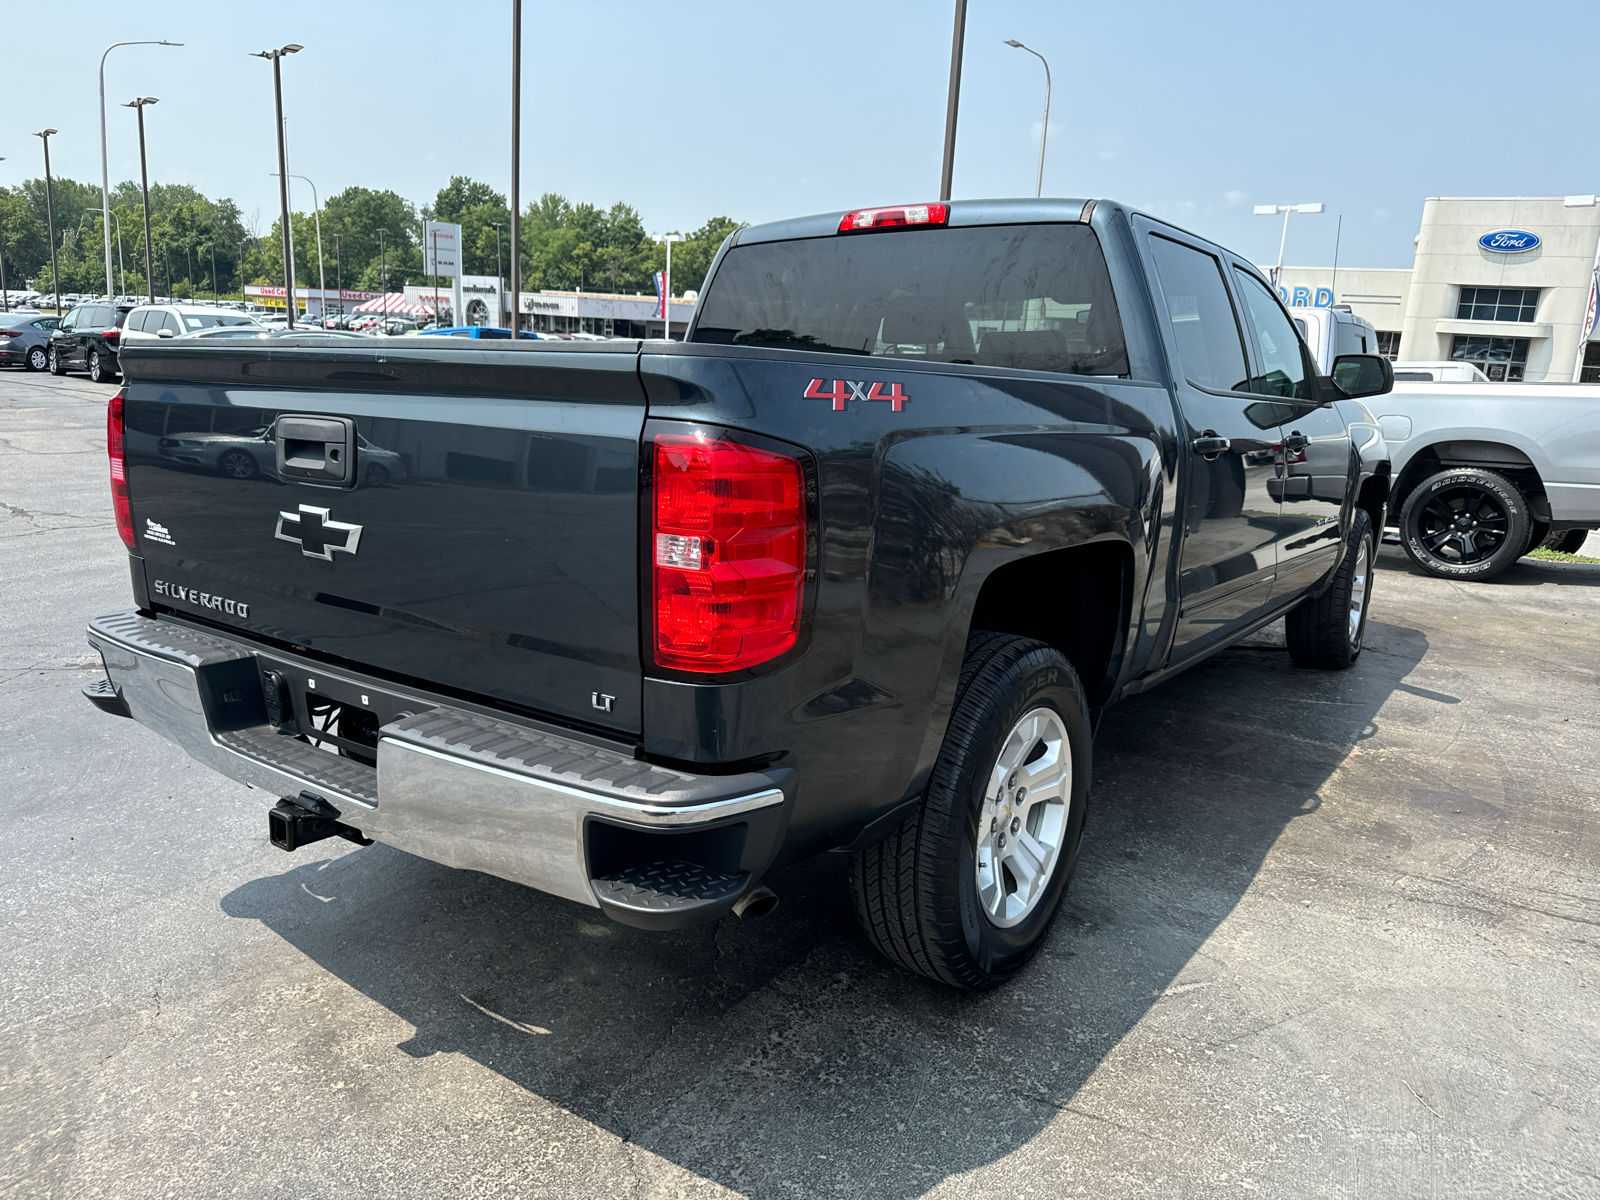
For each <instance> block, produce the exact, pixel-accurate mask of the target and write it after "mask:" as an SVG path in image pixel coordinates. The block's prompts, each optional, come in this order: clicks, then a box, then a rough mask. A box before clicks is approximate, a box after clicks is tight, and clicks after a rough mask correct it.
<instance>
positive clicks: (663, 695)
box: [85, 200, 1391, 988]
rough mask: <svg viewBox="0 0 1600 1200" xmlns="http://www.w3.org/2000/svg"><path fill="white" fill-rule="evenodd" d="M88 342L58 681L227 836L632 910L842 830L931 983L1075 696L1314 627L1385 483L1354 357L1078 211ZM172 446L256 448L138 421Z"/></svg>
mask: <svg viewBox="0 0 1600 1200" xmlns="http://www.w3.org/2000/svg"><path fill="white" fill-rule="evenodd" d="M124 368H125V370H126V371H127V374H128V379H127V384H126V386H125V387H124V388H123V390H122V391H120V392H119V393H118V394H117V395H116V396H115V397H114V398H113V400H112V401H111V404H110V408H109V414H108V449H109V454H110V461H111V488H112V496H113V502H114V507H115V510H116V519H117V528H118V531H119V533H120V535H121V537H122V539H123V541H124V542H125V543H126V546H127V549H128V553H129V567H130V572H131V579H132V587H133V600H134V607H133V608H130V609H128V610H126V611H122V612H117V613H112V614H109V615H106V616H101V617H97V618H95V619H94V620H93V621H92V622H91V624H90V626H89V635H88V636H89V641H90V644H91V645H92V646H94V647H95V648H96V649H97V650H99V652H100V653H101V655H102V657H103V659H104V662H105V667H106V677H105V678H104V679H103V680H101V681H99V682H97V683H96V684H94V685H93V686H91V687H90V688H87V689H85V691H86V694H87V695H88V698H89V699H90V700H91V701H93V702H94V703H95V704H97V705H98V706H99V707H101V708H102V709H104V710H105V711H106V712H108V713H115V714H118V715H121V716H128V717H132V718H133V719H135V720H137V721H139V722H141V723H143V724H145V725H147V726H149V727H150V728H151V729H153V730H155V731H156V732H158V733H160V734H162V735H163V736H165V737H167V738H169V739H171V740H172V741H174V742H176V743H177V744H178V745H179V746H180V747H182V748H183V749H184V750H186V751H188V752H189V753H190V754H191V755H193V756H194V757H195V758H196V759H198V760H200V761H201V762H203V763H205V764H208V765H210V766H212V767H214V768H215V769H216V770H218V771H220V772H221V773H223V774H225V775H229V776H231V777H233V778H234V779H237V780H242V781H244V782H246V783H249V784H251V785H253V786H255V787H256V788H260V789H263V790H264V791H265V792H266V794H267V796H268V797H270V798H272V800H273V801H275V803H274V804H272V806H271V807H270V809H269V811H268V820H269V830H270V833H271V837H272V840H273V842H274V843H275V844H277V845H278V846H280V847H282V848H284V849H294V848H295V847H297V846H299V845H303V844H306V843H311V842H315V841H317V840H319V839H322V838H326V837H331V836H338V837H343V838H346V839H348V840H351V841H356V842H361V843H365V842H368V841H371V840H377V841H381V842H384V843H386V844H388V845H390V846H394V847H397V848H399V849H401V850H404V851H408V852H410V853H412V854H416V855H421V856H423V857H425V858H429V859H432V860H435V861H437V862H440V863H445V864H448V865H451V866H454V867H459V868H468V869H472V870H477V871H485V872H488V873H491V874H494V875H498V876H501V877H503V878H505V879H509V880H513V881H516V882H518V883H522V884H526V885H529V886H532V887H535V888H539V889H542V890H544V891H546V892H549V893H552V894H554V895H556V896H561V897H565V898H566V899H568V900H571V901H573V902H575V903H576V904H579V905H586V906H589V907H591V908H599V909H601V910H603V911H604V912H605V913H607V914H608V915H609V916H611V917H613V918H615V919H617V920H619V921H622V922H625V923H628V924H631V925H634V926H639V927H644V928H653V929H667V928H678V927H682V926H685V925H689V924H692V923H694V922H698V921H705V920H712V919H716V918H719V917H722V916H725V915H727V914H729V913H737V914H739V915H741V916H750V915H758V914H760V913H761V912H763V911H764V910H766V909H769V908H770V907H771V906H772V904H774V903H775V902H776V898H775V897H774V896H773V895H772V893H771V892H770V891H768V890H767V889H766V887H765V886H764V885H763V883H762V880H763V878H764V877H765V876H767V875H768V874H769V873H770V872H771V871H772V870H773V869H774V868H776V867H778V866H782V865H784V864H788V863H793V862H797V861H801V860H805V859H807V858H809V857H811V856H813V855H817V854H819V853H822V852H825V851H845V852H848V853H849V854H850V855H851V856H852V869H851V878H852V889H853V893H854V897H855V903H856V906H857V909H858V911H859V913H860V916H861V920H862V925H863V927H864V929H865V930H866V933H867V936H868V937H869V938H870V939H871V940H872V941H873V942H874V943H875V944H876V945H877V946H878V947H879V948H880V949H881V950H882V951H883V952H884V953H885V954H886V955H888V956H889V957H890V958H891V959H893V960H895V961H897V962H899V963H901V964H903V965H904V966H906V967H908V968H910V969H911V970H914V971H919V972H922V973H923V974H926V975H928V976H930V977H932V978H934V979H937V980H940V981H943V982H944V983H947V984H950V985H953V986H956V987H964V988H984V987H991V986H994V985H996V984H998V983H1001V982H1002V981H1004V980H1005V979H1007V978H1009V977H1010V976H1012V975H1013V974H1014V973H1015V972H1016V971H1017V970H1018V969H1020V968H1021V967H1022V966H1023V964H1024V963H1026V962H1027V961H1028V959H1029V957H1030V956H1031V955H1032V954H1033V953H1034V952H1035V951H1036V950H1037V948H1038V947H1039V945H1040V943H1041V939H1042V938H1043V937H1044V934H1045V932H1046V930H1047V928H1048V926H1049V924H1050V921H1051V918H1052V916H1053V915H1054V913H1055V912H1056V910H1057V907H1058V906H1059V903H1060V900H1061V896H1062V894H1063V892H1064V890H1065V888H1066V886H1067V882H1068V879H1069V878H1070V876H1071V874H1072V870H1073V866H1074V863H1075V860H1076V856H1077V852H1078V845H1079V837H1080V834H1081V832H1082V829H1083V822H1084V815H1085V806H1086V801H1087V796H1088V787H1089V778H1090V755H1091V742H1092V734H1093V730H1094V727H1095V724H1096V722H1097V721H1098V719H1099V717H1100V714H1101V713H1102V712H1103V711H1104V710H1105V708H1106V706H1108V705H1110V704H1113V703H1115V702H1116V701H1117V700H1118V699H1119V698H1121V697H1124V696H1128V695H1132V694H1134V693H1137V692H1140V691H1143V690H1145V689H1147V688H1150V687H1152V686H1155V685H1156V684H1158V683H1160V682H1161V681H1162V680H1163V679H1166V678H1167V677H1169V676H1171V675H1172V674H1173V673H1175V672H1178V671H1181V670H1183V669H1185V668H1186V667H1189V666H1192V665H1194V664H1195V663H1197V662H1199V661H1201V660H1202V659H1204V658H1206V657H1207V656H1208V655H1211V654H1215V653H1216V652H1218V651H1219V650H1222V649H1223V648H1225V647H1227V646H1229V645H1230V644H1232V643H1234V642H1236V641H1238V640H1239V639H1241V638H1243V637H1245V636H1246V635H1248V634H1250V633H1251V632H1253V631H1255V630H1256V629H1259V628H1260V627H1262V626H1263V625H1265V624H1267V623H1268V622H1271V621H1273V620H1274V619H1276V618H1280V617H1286V618H1287V620H1286V628H1287V638H1288V647H1289V653H1290V654H1291V655H1292V656H1293V658H1294V660H1295V661H1296V662H1297V663H1299V664H1302V665H1304V666H1307V667H1315V668H1330V669H1339V668H1345V667H1348V666H1350V665H1351V664H1352V663H1353V662H1354V661H1356V659H1357V657H1358V655H1359V654H1360V652H1361V647H1362V640H1363V636H1364V631H1365V622H1366V613H1367V604H1368V601H1369V599H1370V596H1371V582H1372V568H1373V561H1374V545H1375V543H1374V537H1375V533H1376V531H1377V530H1380V529H1381V528H1382V527H1383V524H1384V518H1385V502H1386V497H1387V494H1388V483H1389V480H1388V471H1389V463H1388V457H1387V451H1386V450H1385V447H1384V442H1383V439H1382V437H1381V436H1380V434H1379V432H1378V428H1377V424H1376V420H1375V418H1374V417H1373V415H1372V413H1371V412H1370V411H1369V410H1368V409H1367V408H1366V407H1365V406H1364V405H1363V404H1362V403H1361V401H1360V397H1363V396H1368V395H1378V394H1382V393H1383V392H1385V391H1387V390H1388V389H1389V387H1390V385H1391V378H1390V371H1389V366H1388V363H1387V362H1386V361H1385V360H1383V359H1382V358H1380V357H1377V356H1373V355H1346V356H1342V357H1340V358H1338V359H1337V360H1336V361H1335V362H1334V363H1333V364H1332V371H1331V373H1330V374H1328V375H1323V374H1320V373H1319V372H1318V371H1317V369H1316V365H1315V362H1314V360H1313V359H1312V357H1311V355H1310V353H1309V351H1308V350H1307V348H1306V346H1305V345H1304V343H1303V342H1302V341H1301V340H1300V338H1299V336H1298V335H1297V333H1296V330H1295V327H1294V325H1293V323H1292V322H1291V320H1290V317H1289V315H1288V313H1287V312H1286V311H1285V310H1284V308H1283V306H1282V304H1281V303H1280V302H1279V300H1278V298H1277V297H1276V296H1275V295H1274V294H1273V292H1272V291H1271V289H1270V288H1269V287H1268V286H1267V284H1266V282H1265V280H1264V279H1263V278H1262V277H1261V275H1260V274H1259V272H1258V271H1257V270H1256V269H1255V268H1254V267H1253V266H1251V265H1250V264H1249V263H1248V262H1247V261H1246V260H1245V259H1243V258H1241V257H1239V256H1238V255H1235V254H1233V253H1232V252H1230V251H1228V250H1226V249H1224V248H1223V247H1221V246H1218V245H1215V244H1214V243H1211V242H1209V241H1207V240H1205V239H1203V238H1200V237H1197V236H1195V235H1193V234H1191V233H1188V232H1185V231H1184V230H1182V229H1179V228H1177V227H1175V226H1172V225H1169V224H1166V223H1164V222H1162V221H1159V220H1157V219H1155V218H1153V217H1150V216H1146V215H1144V214H1141V213H1138V212H1135V211H1133V210H1131V209H1129V208H1126V207H1124V206H1122V205H1120V204H1117V203H1114V202H1111V201H1083V200H992V201H965V202H957V203H951V204H936V203H928V204H917V205H904V206H898V207H891V208H876V209H862V210H855V211H851V212H845V213H838V212H836V213H828V214H823V215H819V216H810V217H803V218H798V219H795V220H787V221H779V222H775V223H772V224H767V225H759V226H755V227H752V228H745V229H742V230H740V231H739V232H737V233H735V234H733V235H732V236H730V237H729V238H728V240H727V241H726V242H725V243H724V244H723V246H722V248H721V249H720V250H719V252H718V254H717V256H716V259H715V261H714V262H713V264H712V267H711V270H710V272H709V274H708V284H707V286H706V288H705V289H704V291H703V292H702V295H701V299H700V303H699V305H698V307H697V312H696V315H695V318H694V320H693V321H692V322H691V324H690V327H689V330H688V333H687V337H686V340H685V341H683V342H665V341H644V342H638V341H624V340H613V341H607V342H592V343H575V342H551V341H527V340H524V339H520V338H519V339H516V340H513V341H509V342H507V343H505V344H503V345H500V344H497V345H495V346H492V347H491V346H486V345H483V344H481V343H477V344H475V343H472V342H464V341H458V340H456V339H454V338H436V339H422V338H415V339H404V340H401V339H396V340H393V341H389V340H385V341H381V342H376V343H373V344H371V345H370V346H361V345H356V344H353V343H351V342H348V341H334V340H333V339H321V338H319V336H318V335H316V334H308V335H304V336H303V338H300V339H296V338H282V339H276V340H272V341H258V340H254V339H249V340H242V341H238V342H232V341H222V342H218V343H214V344H207V343H204V342H201V341H196V342H194V343H193V344H186V343H185V342H184V340H182V339H177V340H172V341H167V342H160V343H154V342H145V343H142V344H140V345H139V346H129V347H128V349H127V350H126V352H125V356H124ZM219 437H221V438H222V439H223V440H224V441H225V440H226V439H227V438H229V437H233V438H241V439H260V441H261V444H262V446H263V447H270V450H271V462H270V465H269V464H268V463H266V462H262V463H261V465H260V469H257V470H254V471H248V472H247V471H239V472H228V471H219V470H218V469H216V467H215V466H214V465H213V464H212V463H211V462H210V460H209V459H203V458H201V459H197V460H196V461H187V460H185V458H184V457H183V456H182V455H178V454H174V453H169V452H164V450H167V451H170V450H171V448H172V447H174V446H177V447H182V446H184V445H185V444H187V443H190V442H204V441H207V440H208V439H209V440H211V441H214V440H216V439H217V438H219ZM263 454H265V450H264V451H263ZM383 456H388V457H387V458H385V457H383ZM372 461H382V462H389V461H395V462H398V463H400V464H402V465H403V470H396V471H392V472H385V474H384V479H383V481H382V482H381V485H373V484H372V483H371V482H370V478H369V475H368V473H367V471H366V469H365V468H366V467H367V466H368V464H369V462H372ZM280 797H281V799H280Z"/></svg>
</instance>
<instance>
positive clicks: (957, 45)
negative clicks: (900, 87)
mask: <svg viewBox="0 0 1600 1200" xmlns="http://www.w3.org/2000/svg"><path fill="white" fill-rule="evenodd" d="M966 41H967V0H956V22H955V32H954V33H953V34H952V35H951V38H950V91H949V93H948V94H947V95H946V97H945V106H944V165H943V166H942V167H941V168H940V170H939V199H940V200H949V199H950V189H951V186H952V185H953V184H954V183H955V174H956V109H957V108H958V107H959V105H960V102H961V51H962V47H964V46H965V45H966Z"/></svg>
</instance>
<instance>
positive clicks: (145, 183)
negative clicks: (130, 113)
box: [122, 96, 159, 304]
mask: <svg viewBox="0 0 1600 1200" xmlns="http://www.w3.org/2000/svg"><path fill="white" fill-rule="evenodd" d="M158 102H159V101H158V100H157V98H156V97H155V96H139V97H137V98H136V99H133V100H130V101H128V103H126V104H124V105H123V106H122V107H123V108H131V109H133V110H134V112H136V113H138V114H139V190H140V191H141V192H142V193H143V194H144V287H145V293H146V294H147V295H148V296H149V297H150V303H151V304H154V303H155V302H156V272H155V267H154V266H152V265H151V254H152V252H151V249H150V172H149V171H148V170H147V169H146V167H145V157H144V106H145V105H147V104H156V103H158Z"/></svg>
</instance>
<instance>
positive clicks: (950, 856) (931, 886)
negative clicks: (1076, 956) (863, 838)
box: [850, 632, 1090, 989]
mask: <svg viewBox="0 0 1600 1200" xmlns="http://www.w3.org/2000/svg"><path fill="white" fill-rule="evenodd" d="M1037 709H1050V710H1053V713H1054V714H1055V716H1056V717H1058V718H1059V721H1060V729H1061V731H1062V733H1063V735H1064V736H1063V737H1062V739H1061V744H1062V748H1064V749H1065V751H1066V754H1067V757H1066V761H1067V764H1068V767H1069V770H1070V777H1069V781H1068V782H1067V784H1066V786H1065V788H1064V789H1063V790H1064V791H1065V792H1066V795H1065V798H1064V807H1065V813H1064V814H1063V816H1064V819H1063V820H1062V821H1061V824H1060V828H1059V832H1058V834H1057V837H1056V842H1055V847H1056V849H1055V852H1054V859H1053V862H1052V864H1051V865H1050V867H1049V869H1048V871H1047V872H1043V871H1042V872H1041V875H1042V876H1043V879H1042V882H1041V883H1040V884H1039V886H1038V887H1037V888H1036V889H1035V891H1036V893H1037V897H1038V898H1037V900H1036V901H1035V902H1033V905H1032V907H1031V908H1030V909H1028V911H1027V912H1026V914H1025V915H1024V916H1022V917H1020V918H1019V919H1018V921H1017V923H1016V924H1013V925H1011V926H1009V927H1001V926H1000V925H997V924H996V923H994V921H993V920H991V918H990V916H989V914H988V912H987V911H986V910H985V908H984V906H983V902H982V900H981V899H980V895H979V884H978V843H979V830H978V824H979V815H980V813H981V812H982V811H983V808H984V804H985V802H986V801H987V800H988V799H989V796H988V791H989V783H990V780H991V777H992V773H993V772H994V771H996V770H997V769H999V768H1000V766H1001V761H1002V760H1001V757H1000V756H1001V754H1002V751H1005V750H1007V746H1006V739H1007V738H1008V737H1009V735H1010V734H1011V733H1012V731H1013V727H1014V726H1015V725H1016V724H1017V723H1018V721H1019V719H1022V718H1025V717H1026V716H1028V715H1031V714H1032V713H1033V712H1034V710H1037ZM1024 744H1025V743H1024ZM1037 751H1038V747H1037V746H1035V747H1032V748H1031V751H1030V752H1037ZM1024 761H1033V759H1031V758H1030V759H1025V760H1024ZM1089 771H1090V739H1089V706H1088V703H1087V702H1086V701H1085V699H1084V694H1083V687H1082V685H1081V684H1080V683H1079V682H1078V676H1077V673H1076V672H1075V671H1074V670H1073V669H1072V665H1071V664H1070V663H1069V662H1068V661H1067V660H1066V658H1065V657H1063V656H1062V655H1061V653H1060V652H1059V651H1057V650H1055V649H1052V648H1051V647H1050V646H1047V645H1045V644H1044V643H1043V642H1037V641H1034V640H1032V639H1031V638H1023V637H1015V636H1013V635H1011V634H1003V633H988V632H980V633H974V634H973V635H972V637H971V638H970V639H969V640H968V642H967V652H966V659H965V661H964V662H963V663H962V667H961V678H960V681H959V683H958V685H957V691H956V699H955V708H954V709H953V711H952V712H951V715H950V725H949V728H948V729H947V730H946V731H945V737H944V745H943V746H942V747H940V750H939V758H938V760H937V762H935V764H934V768H933V773H932V775H931V777H930V779H929V782H928V788H927V791H926V792H925V793H924V794H923V797H922V801H921V803H919V804H918V805H917V806H916V808H915V809H914V810H913V811H912V812H911V814H910V815H909V816H907V817H906V818H905V820H904V821H902V822H901V823H900V825H899V826H898V827H897V828H896V829H895V831H894V832H893V833H892V834H890V835H889V836H888V837H887V838H886V839H884V840H883V841H881V842H879V843H877V844H876V845H873V846H869V847H867V848H866V849H865V850H860V851H857V852H856V853H855V854H854V855H853V856H852V863H851V873H850V890H851V894H852V896H853V898H854V900H855V906H856V915H857V917H858V918H859V919H860V921H861V926H862V928H863V929H864V930H865V931H866V933H867V937H868V938H869V939H870V940H871V941H872V943H873V944H874V945H875V946H876V947H877V948H878V949H879V950H880V951H882V953H883V954H884V955H885V956H886V957H887V958H889V959H890V960H891V961H893V962H896V963H898V964H900V965H901V966H903V967H905V968H907V969H908V970H912V971H916V972H918V973H920V974H922V975H926V976H927V977H928V978H929V979H934V980H937V981H938V982H940V983H945V984H949V985H950V986H951V987H957V988H969V989H983V988H992V987H995V986H997V985H999V984H1001V983H1004V982H1005V981H1006V980H1007V979H1009V978H1011V977H1012V976H1013V975H1015V974H1016V973H1017V972H1018V971H1019V970H1021V969H1022V967H1024V966H1025V965H1026V964H1027V963H1028V961H1029V960H1030V959H1031V958H1032V957H1033V956H1034V955H1035V954H1036V953H1038V951H1039V947H1040V946H1041V945H1042V944H1043V941H1044V937H1045V934H1046V932H1048V930H1049V928H1050V923H1051V921H1052V920H1053V919H1054V917H1055V914H1056V911H1057V909H1058V908H1059V907H1060V904H1061V897H1062V895H1063V894H1064V893H1065V891H1066V888H1067V881H1068V880H1069V879H1070V878H1071V877H1072V871H1073V867H1074V866H1075V865H1076V862H1077V855H1078V843H1079V840H1080V838H1081V836H1082V833H1083V817H1084V811H1085V808H1086V805H1087V801H1088V795H1089ZM1015 782H1016V774H1015V773H1014V772H1013V774H1012V776H1011V778H1010V780H1009V781H1002V784H1001V788H1000V789H998V790H997V796H998V795H999V792H1000V791H1007V790H1008V789H1009V788H1010V787H1011V785H1012V784H1014V783H1015ZM1041 807H1042V806H1041ZM991 824H992V823H991ZM1011 828H1012V830H1013V831H1015V829H1016V828H1017V822H1013V823H1012V825H1011ZM1030 828H1031V822H1030ZM986 835H987V837H988V838H991V839H992V837H993V829H992V828H991V829H989V830H987V831H986ZM1002 844H1004V839H1002ZM1001 869H1002V871H1003V870H1004V868H1003V867H1002V868H1001ZM1009 879H1010V877H1009V875H1007V876H1005V880H1007V881H1009ZM1006 886H1007V884H1006V882H1002V883H1001V887H1002V889H1003V888H1004V887H1006Z"/></svg>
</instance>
